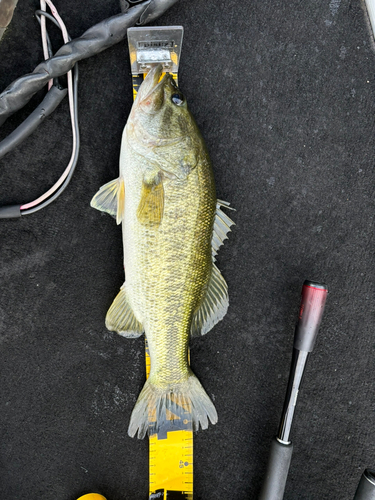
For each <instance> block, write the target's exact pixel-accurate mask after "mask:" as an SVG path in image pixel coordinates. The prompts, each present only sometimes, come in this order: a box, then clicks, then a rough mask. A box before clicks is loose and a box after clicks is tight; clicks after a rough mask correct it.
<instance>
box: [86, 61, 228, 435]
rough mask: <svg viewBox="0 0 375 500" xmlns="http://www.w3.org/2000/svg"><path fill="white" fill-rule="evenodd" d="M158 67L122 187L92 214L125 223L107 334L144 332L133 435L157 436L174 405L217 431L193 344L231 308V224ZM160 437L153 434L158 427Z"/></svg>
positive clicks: (126, 156) (142, 102) (130, 135)
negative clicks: (226, 273)
mask: <svg viewBox="0 0 375 500" xmlns="http://www.w3.org/2000/svg"><path fill="white" fill-rule="evenodd" d="M161 76H162V66H161V65H158V66H156V67H154V68H153V69H152V70H151V71H150V72H149V73H148V75H147V76H146V78H145V80H144V81H143V83H142V85H141V86H140V88H139V92H138V95H137V98H136V100H135V102H134V104H133V107H132V110H131V113H130V116H129V119H128V121H127V124H126V126H125V129H124V132H123V137H122V145H121V153H120V175H119V178H118V179H115V180H114V181H111V182H109V183H108V184H106V185H104V186H103V187H102V188H100V190H99V191H98V192H97V194H96V195H95V196H94V198H93V199H92V201H91V206H93V207H94V208H96V209H98V210H102V211H104V212H108V213H110V214H111V215H112V216H114V217H115V218H116V220H117V223H118V224H120V223H122V228H123V243H124V266H125V274H126V281H125V283H124V285H123V286H122V288H121V290H120V292H119V294H118V295H117V297H116V298H115V300H114V302H113V304H112V305H111V307H110V309H109V311H108V313H107V316H106V326H107V328H108V329H109V330H112V331H117V332H118V333H119V334H120V335H123V336H124V337H131V338H134V337H138V336H140V335H142V333H144V332H145V334H146V337H147V341H148V346H149V352H150V358H151V371H150V376H149V378H148V380H147V381H146V383H145V385H144V388H143V390H142V391H141V393H140V395H139V397H138V400H137V403H136V405H135V407H134V410H133V413H132V415H131V419H130V425H129V430H128V433H129V435H130V436H132V437H133V436H135V435H136V433H137V432H138V437H140V438H143V437H144V436H145V434H146V432H147V430H148V428H149V416H150V415H151V414H153V415H154V417H155V416H156V430H158V428H159V427H160V426H161V425H162V424H163V423H165V420H166V418H167V416H166V415H167V410H172V413H173V405H176V404H178V405H180V406H186V405H189V407H190V411H191V415H192V422H193V428H194V429H195V430H197V429H198V428H199V425H201V427H202V428H203V429H206V428H207V427H208V419H209V420H210V421H211V423H212V424H215V423H216V422H217V413H216V409H215V407H214V405H213V403H212V401H211V400H210V398H209V397H208V395H207V394H206V392H205V390H204V389H203V387H202V386H201V384H200V382H199V380H198V379H197V377H196V376H195V375H194V373H193V372H192V370H191V369H190V367H189V363H188V344H189V339H190V337H191V336H194V335H203V334H205V333H207V332H208V331H209V330H210V329H211V328H212V327H213V326H214V325H215V324H216V323H217V322H218V321H220V320H221V319H222V318H223V317H224V315H225V314H226V312H227V309H228V289H227V284H226V282H225V280H224V278H223V277H222V275H221V274H220V271H219V270H218V268H217V267H216V265H215V263H214V261H215V255H216V254H217V251H218V249H219V247H220V246H221V244H222V243H223V240H224V239H226V237H227V236H226V235H227V233H228V231H229V230H230V226H231V225H232V224H233V222H232V221H231V219H230V218H229V217H228V216H227V215H226V214H225V213H224V212H223V211H222V210H221V207H222V206H224V207H228V206H229V204H228V203H225V202H220V201H218V200H217V199H216V192H215V183H214V178H213V173H212V167H211V162H210V159H209V156H208V153H207V149H206V146H205V144H204V141H203V139H202V137H201V134H200V132H199V130H198V127H197V125H196V123H195V121H194V118H193V117H192V115H191V113H190V111H189V110H188V107H187V105H186V100H185V97H184V96H183V94H182V93H181V91H180V89H179V88H178V87H177V86H176V84H175V82H174V80H173V78H172V76H171V75H169V74H166V75H164V76H163V78H162V79H161V80H160V78H161ZM153 428H154V429H155V425H154V426H153Z"/></svg>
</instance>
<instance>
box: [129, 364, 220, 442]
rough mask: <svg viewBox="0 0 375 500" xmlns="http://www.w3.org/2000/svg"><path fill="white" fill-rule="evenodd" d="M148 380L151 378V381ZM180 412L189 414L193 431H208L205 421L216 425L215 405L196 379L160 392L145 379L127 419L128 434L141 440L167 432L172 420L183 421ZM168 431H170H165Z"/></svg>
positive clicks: (191, 378) (191, 376) (190, 377)
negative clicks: (200, 428)
mask: <svg viewBox="0 0 375 500" xmlns="http://www.w3.org/2000/svg"><path fill="white" fill-rule="evenodd" d="M150 378H151V377H150ZM181 411H182V412H184V411H185V415H186V411H188V412H189V413H190V415H191V420H192V427H193V430H194V431H197V430H198V429H199V425H200V426H201V427H202V429H207V427H208V420H210V421H211V423H212V424H216V422H217V413H216V409H215V406H214V404H213V403H212V401H211V399H210V398H209V397H208V395H207V393H206V391H205V390H204V389H203V387H202V385H201V383H200V382H199V380H198V379H197V377H196V376H195V375H194V374H193V373H191V374H190V376H189V378H188V379H187V380H186V381H185V382H182V383H179V384H176V385H170V386H168V387H167V388H166V389H164V388H163V389H162V388H160V387H158V386H156V385H154V384H153V383H152V381H151V380H150V379H148V380H147V381H146V383H145V385H144V387H143V389H142V391H141V393H140V395H139V397H138V400H137V402H136V404H135V407H134V409H133V412H132V415H131V417H130V424H129V429H128V434H129V436H130V437H134V436H135V435H136V434H137V432H138V438H139V439H143V438H144V437H145V435H146V433H150V430H151V429H152V433H155V432H156V433H158V432H159V431H160V430H162V429H167V430H170V427H171V420H172V421H174V422H176V420H181V421H182V420H184V419H185V418H186V416H184V417H183V418H182V416H179V413H180V415H181ZM168 427H169V429H168Z"/></svg>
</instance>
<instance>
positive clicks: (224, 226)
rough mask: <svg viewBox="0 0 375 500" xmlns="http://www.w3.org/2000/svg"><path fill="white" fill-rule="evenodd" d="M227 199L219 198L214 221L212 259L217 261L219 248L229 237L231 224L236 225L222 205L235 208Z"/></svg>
mask: <svg viewBox="0 0 375 500" xmlns="http://www.w3.org/2000/svg"><path fill="white" fill-rule="evenodd" d="M229 205H230V204H229V203H228V202H227V201H222V200H217V202H216V214H215V221H214V230H213V233H212V242H211V243H212V260H213V262H215V260H216V259H215V256H216V255H217V253H218V251H219V248H220V247H221V245H223V243H224V240H227V239H228V236H227V234H228V233H229V231H230V230H231V229H230V228H231V226H233V225H234V222H233V221H232V219H230V218H229V217H228V216H227V214H225V213H224V212H223V211H222V210H221V207H225V208H229V209H230V210H234V208H231V207H230V206H229Z"/></svg>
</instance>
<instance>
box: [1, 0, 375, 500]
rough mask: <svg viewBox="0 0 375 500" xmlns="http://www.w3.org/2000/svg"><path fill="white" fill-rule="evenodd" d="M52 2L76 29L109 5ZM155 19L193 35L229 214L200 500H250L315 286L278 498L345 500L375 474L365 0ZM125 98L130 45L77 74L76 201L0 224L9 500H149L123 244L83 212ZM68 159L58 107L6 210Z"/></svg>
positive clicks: (17, 175) (7, 76)
mask: <svg viewBox="0 0 375 500" xmlns="http://www.w3.org/2000/svg"><path fill="white" fill-rule="evenodd" d="M56 4H57V7H58V9H59V11H60V14H61V16H62V17H63V19H64V20H65V22H66V25H67V27H68V29H69V31H70V34H71V36H72V37H77V36H79V35H80V34H82V33H83V32H84V31H85V30H86V29H87V28H88V27H90V26H91V25H93V24H95V23H96V22H99V21H100V20H102V19H104V18H106V17H109V16H111V15H113V14H116V13H118V12H119V3H118V1H117V0H106V1H102V0H92V1H91V2H87V1H86V2H76V1H74V0H65V1H64V2H56ZM36 8H38V3H37V2H35V1H34V0H33V1H20V2H19V5H18V7H17V9H16V12H15V15H14V18H13V21H12V24H11V26H10V28H9V29H8V30H7V32H6V34H5V35H4V38H3V40H2V41H1V42H0V90H2V89H4V88H5V87H6V86H7V85H8V84H9V83H10V82H12V81H13V80H14V79H15V78H17V77H18V76H21V75H22V74H25V73H28V72H31V71H32V70H33V69H34V67H35V66H36V65H37V64H38V63H39V62H40V61H41V60H42V49H41V43H40V36H39V27H38V23H37V21H36V19H35V17H34V16H33V12H34V10H35V9H36ZM157 24H160V25H183V26H184V28H185V38H184V43H183V52H182V60H181V68H180V86H181V89H182V90H183V91H184V93H185V95H186V97H187V99H188V102H189V106H190V108H191V110H192V112H193V114H194V115H195V117H196V120H197V122H198V124H199V126H200V128H201V131H202V134H203V136H204V137H205V139H206V142H207V145H208V148H209V150H210V153H211V157H212V160H213V165H214V172H215V179H216V183H217V194H218V197H219V198H221V199H224V200H227V201H229V202H231V204H232V205H233V206H234V207H235V208H236V210H237V212H235V214H234V215H233V218H234V219H235V222H236V224H237V225H236V227H235V228H234V230H233V232H232V234H231V235H230V239H229V241H228V242H226V244H225V246H224V247H223V248H222V249H221V251H220V253H219V256H218V265H219V268H220V269H221V271H222V273H223V275H224V277H225V278H226V280H227V282H228V286H229V291H230V308H229V312H228V314H227V316H226V317H225V319H224V320H223V321H222V322H221V323H219V324H218V325H217V326H216V327H215V329H214V331H212V332H211V333H210V334H208V335H207V336H205V337H203V338H200V339H198V340H195V341H194V342H193V343H192V346H191V360H192V366H193V369H194V371H195V372H196V374H197V375H198V376H199V378H200V380H201V381H202V383H203V385H204V387H205V388H206V389H207V392H208V394H209V395H210V396H211V397H212V398H213V399H214V401H215V405H216V408H217V411H218V415H219V422H218V424H217V425H216V426H210V428H209V429H208V430H207V431H200V432H199V433H197V434H196V436H195V445H194V446H195V451H194V458H195V467H194V484H195V494H194V498H195V499H196V500H217V499H219V498H220V499H224V498H225V499H233V500H247V499H249V498H250V499H256V498H257V495H258V494H259V490H260V485H261V482H262V477H263V475H264V472H265V466H266V463H267V458H268V452H269V447H270V442H271V438H272V436H273V435H274V434H275V433H276V431H277V427H278V422H279V418H280V413H281V409H282V403H283V399H284V394H285V389H286V383H287V378H288V372H289V365H290V359H291V349H292V343H293V330H294V325H295V321H296V317H297V311H298V305H299V298H300V291H301V287H302V283H303V281H304V280H305V279H306V278H309V279H312V280H317V281H323V282H325V283H326V284H327V285H328V288H329V292H330V293H329V297H328V301H327V307H326V311H325V315H324V318H323V322H322V325H321V330H320V333H319V337H318V340H317V344H316V348H315V351H314V353H313V354H312V355H311V357H310V359H309V363H308V367H307V372H306V376H305V380H304V383H303V386H302V391H301V393H300V397H299V401H298V407H297V411H296V418H295V424H294V426H293V429H292V439H293V442H294V454H293V459H292V463H291V468H290V474H289V479H288V484H287V488H286V493H285V498H286V500H324V499H327V500H351V499H352V498H353V496H354V492H355V489H356V485H357V483H358V481H359V478H360V475H361V473H362V471H363V469H364V468H365V467H368V466H370V467H374V466H375V393H374V392H375V391H374V389H375V378H374V358H375V331H374V319H375V305H374V299H375V296H374V263H375V259H374V215H375V193H374V161H375V151H374V146H375V138H374V111H375V102H374V97H375V78H374V77H375V52H374V44H373V41H372V37H371V33H370V30H369V27H368V21H367V17H366V14H365V9H364V4H363V3H362V2H360V1H351V0H331V1H329V0H326V1H315V2H301V1H299V0H292V1H288V2H287V1H275V0H253V1H251V2H244V1H240V0H229V1H227V2H223V1H218V0H215V1H214V0H206V1H202V0H200V1H199V0H191V1H183V0H181V1H180V2H179V3H177V4H176V5H175V6H174V7H173V8H172V9H171V10H170V11H169V12H168V13H167V14H166V15H164V16H163V18H161V19H159V21H158V23H157ZM50 31H51V36H52V40H53V44H54V47H55V48H56V49H57V48H58V47H59V45H60V43H61V42H60V38H59V34H58V33H57V30H56V31H54V29H53V28H51V30H50ZM42 96H43V92H42V93H39V94H38V95H36V96H35V98H33V99H32V101H31V102H30V104H29V105H28V106H26V107H25V108H24V109H23V110H21V111H20V112H18V113H17V114H16V115H14V116H13V117H11V118H10V119H9V120H8V121H7V122H6V123H5V124H4V125H3V126H2V129H1V132H0V139H2V138H4V137H6V136H7V135H8V134H9V133H10V132H11V131H12V130H13V129H14V128H15V127H16V125H17V124H19V123H21V121H22V120H23V119H24V118H25V117H26V116H27V115H28V114H29V113H30V111H31V110H32V109H34V107H35V106H36V105H37V103H38V102H40V100H41V98H42ZM131 104H132V90H131V75H130V66H129V57H128V50H127V42H126V41H124V42H122V43H120V44H118V45H116V46H114V47H113V48H110V49H108V50H106V51H105V52H103V53H101V54H100V55H98V56H95V57H93V58H91V59H89V60H86V61H84V62H82V63H81V64H80V83H79V110H80V118H79V121H80V127H81V140H82V149H81V155H80V160H79V163H78V166H77V169H76V173H75V175H74V177H73V180H72V182H71V184H70V186H69V188H68V189H67V190H66V192H65V193H64V195H63V196H61V197H60V198H59V199H58V201H56V202H55V203H53V204H52V205H50V206H49V207H48V208H46V209H45V210H43V211H41V212H38V213H37V214H35V215H30V216H25V217H23V218H21V219H15V220H2V221H0V277H1V292H0V294H1V295H0V297H1V298H0V344H1V349H0V357H1V361H0V377H1V385H0V409H1V410H0V498H1V499H2V500H21V499H24V498H28V499H31V500H34V499H35V500H37V499H38V500H75V499H76V498H78V497H79V496H80V495H83V494H84V493H87V492H90V491H93V492H95V491H96V492H100V493H102V494H103V495H104V496H105V497H106V498H107V499H108V500H124V499H135V500H136V499H146V498H147V495H148V443H147V440H144V441H139V440H137V439H131V438H129V437H128V436H127V426H128V421H129V416H130V413H131V411H132V408H133V405H134V403H135V401H136V398H137V396H138V394H139V392H140V389H141V387H142V385H143V382H144V354H143V352H144V348H143V339H142V338H141V339H137V340H126V339H124V338H122V337H120V336H117V335H116V334H113V333H110V332H108V331H107V330H106V328H105V325H104V317H105V314H106V311H107V309H108V307H109V306H110V304H111V302H112V300H113V298H114V296H115V295H116V293H117V291H118V289H119V287H120V286H121V284H122V282H123V269H122V241H121V231H120V229H119V227H117V226H116V224H115V223H114V221H113V219H112V218H111V217H109V216H107V215H101V214H100V213H99V212H97V211H95V210H93V209H92V208H90V206H89V203H90V199H91V198H92V196H93V195H94V193H95V192H96V191H97V189H98V188H99V187H100V186H101V185H102V184H104V183H105V182H108V181H109V180H111V179H113V178H115V177H117V172H118V156H119V148H120V139H121V133H122V129H123V127H124V125H125V122H126V119H127V116H128V114H129V111H130V107H131ZM70 151H71V132H70V122H69V115H68V102H67V100H65V101H64V102H63V103H62V105H61V106H60V107H59V108H58V109H57V110H56V111H55V112H54V113H53V115H52V116H51V117H50V118H48V119H47V120H46V121H45V122H44V123H43V125H42V126H40V127H39V129H38V130H37V131H36V132H35V133H34V134H33V135H32V136H31V137H30V138H28V140H27V141H25V142H24V143H23V144H22V145H21V146H20V147H19V148H18V149H17V150H16V151H14V152H11V153H10V154H8V155H7V156H6V157H4V158H3V159H2V160H1V161H0V203H1V204H2V205H5V204H9V203H17V202H19V203H25V202H27V201H31V200H32V199H34V198H35V197H37V196H38V195H40V194H41V193H43V192H44V191H45V190H46V189H47V188H49V187H50V186H51V185H52V184H53V183H54V182H55V180H57V178H58V177H59V176H60V174H61V173H62V171H63V170H64V168H65V166H66V164H67V162H68V160H69V157H70Z"/></svg>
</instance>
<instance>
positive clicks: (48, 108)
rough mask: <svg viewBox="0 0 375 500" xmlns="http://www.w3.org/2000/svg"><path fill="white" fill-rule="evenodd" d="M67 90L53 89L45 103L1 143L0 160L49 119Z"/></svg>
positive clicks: (45, 98) (46, 96)
mask: <svg viewBox="0 0 375 500" xmlns="http://www.w3.org/2000/svg"><path fill="white" fill-rule="evenodd" d="M66 93H67V89H60V88H59V87H55V86H53V87H51V89H50V90H49V91H48V92H47V94H46V95H45V97H44V99H43V101H42V102H41V103H40V104H39V106H38V107H37V108H35V109H34V111H33V112H32V113H31V114H30V115H29V116H28V117H27V118H26V120H25V121H24V122H22V123H21V125H20V126H19V127H17V128H16V130H14V131H13V132H12V133H11V134H10V135H8V137H6V139H4V140H3V141H1V142H0V158H2V157H3V156H5V155H6V154H7V153H9V151H11V150H12V149H13V148H15V147H16V146H18V145H19V144H21V142H22V141H24V140H25V139H26V137H28V136H29V135H30V134H32V133H33V132H34V130H35V129H36V128H37V127H38V126H39V125H40V124H41V123H42V121H43V120H44V119H45V118H47V116H49V115H50V114H51V113H52V112H53V111H54V110H55V109H56V108H57V106H58V105H59V104H60V102H61V101H62V100H63V99H64V97H65V96H66Z"/></svg>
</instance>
